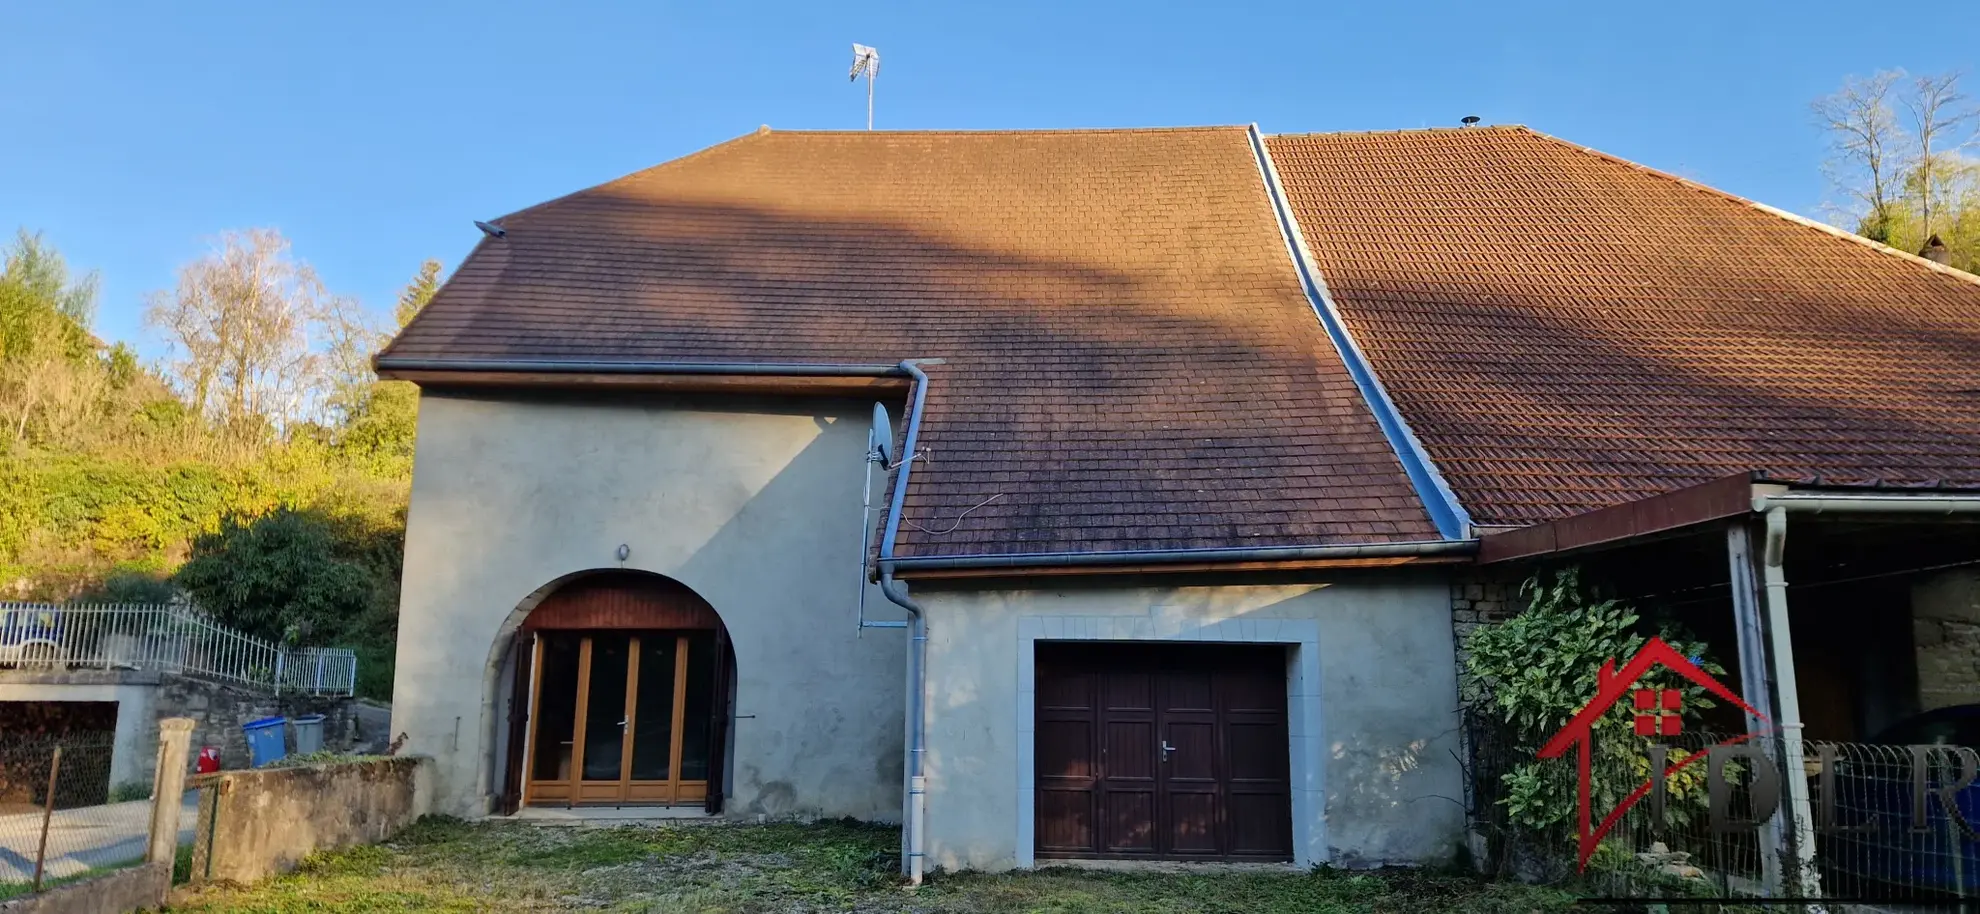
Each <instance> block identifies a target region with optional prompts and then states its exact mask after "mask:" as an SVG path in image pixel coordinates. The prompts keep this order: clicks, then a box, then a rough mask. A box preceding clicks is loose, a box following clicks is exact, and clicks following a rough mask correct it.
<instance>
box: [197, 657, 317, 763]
mask: <svg viewBox="0 0 1980 914" xmlns="http://www.w3.org/2000/svg"><path fill="white" fill-rule="evenodd" d="M353 706H354V701H353V699H349V698H328V697H323V696H311V695H275V694H273V693H270V692H266V691H259V690H254V689H247V688H242V687H239V686H232V685H226V684H223V683H218V682H210V681H207V680H203V679H193V678H190V677H185V676H166V677H164V681H163V682H161V683H160V685H159V687H158V699H157V715H158V717H159V718H161V719H162V718H167V717H190V718H192V719H193V720H195V721H197V722H198V723H197V726H195V728H194V729H193V739H192V746H193V756H194V757H195V758H197V757H198V755H199V749H200V747H201V746H218V747H220V763H221V766H222V767H225V768H230V769H231V768H246V767H248V749H247V735H246V734H245V733H243V732H242V731H241V725H242V724H245V723H248V722H250V721H254V720H259V719H261V718H264V717H276V716H281V717H287V718H289V719H290V720H294V719H296V718H297V717H300V716H302V715H305V714H321V715H323V716H324V718H325V720H324V721H323V747H324V748H325V749H337V750H344V749H348V748H349V747H350V746H351V735H352V733H351V731H352V723H353V717H354V713H355V712H354V707H353ZM286 729H288V730H289V731H290V733H289V735H288V741H289V742H288V745H289V750H290V751H291V752H293V751H295V737H294V734H293V730H294V728H293V727H291V728H286Z"/></svg>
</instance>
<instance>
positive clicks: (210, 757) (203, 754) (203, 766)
mask: <svg viewBox="0 0 1980 914" xmlns="http://www.w3.org/2000/svg"><path fill="white" fill-rule="evenodd" d="M194 770H196V771H198V772H199V773H200V774H212V773H213V772H215V771H219V770H220V747H219V746H201V747H199V762H198V764H197V765H196V766H195V767H194Z"/></svg>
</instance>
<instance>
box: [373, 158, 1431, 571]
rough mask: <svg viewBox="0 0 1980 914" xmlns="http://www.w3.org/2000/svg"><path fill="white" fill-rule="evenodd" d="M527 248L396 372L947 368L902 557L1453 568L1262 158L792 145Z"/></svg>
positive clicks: (553, 214) (596, 207)
mask: <svg viewBox="0 0 1980 914" xmlns="http://www.w3.org/2000/svg"><path fill="white" fill-rule="evenodd" d="M499 223H500V224H501V225H502V226H503V228H505V229H506V230H507V236H506V237H505V238H503V239H501V240H488V241H485V242H484V243H483V244H482V245H481V246H480V247H478V248H477V249H476V251H475V253H474V254H473V255H472V256H470V257H469V258H468V260H467V262H466V263H464V264H462V265H461V267H460V269H459V270H458V271H457V272H456V273H455V275H454V276H453V277H452V278H451V279H450V280H449V281H448V283H447V284H446V286H445V287H444V288H443V289H442V290H441V291H440V293H439V294H438V295H437V296H436V297H435V298H434V300H433V302H432V303H431V304H430V305H428V306H427V308H426V309H425V311H424V312H422V314H421V315H420V317H419V318H418V319H417V320H415V321H414V322H413V323H412V325H411V326H410V327H408V328H407V329H406V330H405V331H404V332H403V333H402V334H401V335H400V337H399V338H398V339H397V340H396V341H395V342H394V343H393V344H392V345H391V347H390V348H389V349H388V350H387V351H386V353H385V354H384V357H385V358H387V359H391V358H403V359H415V358H417V359H545V358H582V359H594V360H629V361H631V360H685V361H709V362H846V363H868V364H870V363H891V362H894V361H898V360H900V359H902V358H943V359H946V360H947V362H946V364H942V365H938V366H934V367H930V368H929V369H928V373H929V375H930V377H931V379H932V381H931V383H930V385H929V391H928V412H927V415H926V416H925V418H924V421H923V426H922V437H921V445H922V446H923V447H924V448H925V449H927V450H928V451H929V459H927V460H926V461H925V462H917V463H916V464H915V469H914V471H913V473H912V476H911V482H910V485H909V491H908V492H907V496H906V510H905V516H904V522H903V524H902V527H901V548H900V554H902V555H957V554H985V553H999V554H1003V553H1020V552H1085V551H1104V550H1128V549H1155V548H1163V549H1167V548H1196V547H1230V546H1290V545H1322V544H1334V543H1353V542H1385V541H1400V540H1427V539H1436V538H1437V534H1436V531H1435V530H1434V528H1433V527H1432V526H1431V523H1430V521H1429V519H1428V517H1427V516H1426V514H1425V512H1424V509H1423V507H1422V505H1421V503H1420V502H1419V501H1418V500H1417V498H1416V496H1415V493H1414V491H1413V490H1412V488H1411V487H1410V485H1409V482H1408V481H1407V479H1406V478H1405V476H1404V474H1403V471H1402V469H1401V467H1400V466H1399V465H1398V463H1397V460H1396V457H1395V455H1394V453H1393V452H1392V451H1391V450H1390V448H1389V446H1388V444H1387V443H1386V441H1385V440H1384V438H1383V436H1382V434H1381V432H1380V430H1379V429H1378V427H1377V426H1376V425H1375V423H1374V421H1373V420H1372V418H1371V416H1370V415H1369V413H1368V410H1367V408H1366V406H1365V405H1364V404H1363V403H1362V401H1361V398H1360V396H1359V394H1358V393H1357V391H1356V389H1355V387H1354V386H1353V384H1352V382H1351V380H1350V379H1349V378H1348V376H1347V374H1346V372H1345V369H1344V368H1343V366H1342V365H1341V363H1340V361H1339V359H1338V357H1337V356H1336V355H1335V353H1334V351H1333V349H1332V347H1331V346H1330V344H1329V342H1328V340H1327V338H1326V336H1325V335H1324V334H1323V333H1322V331H1321V328H1320V327H1319V325H1318V323H1317V322H1316V321H1315V319H1314V315H1313V312H1312V310H1311V309H1310V308H1309V307H1308V305H1307V303H1306V302H1305V300H1304V298H1303V296H1302V295H1301V292H1300V287H1299V285H1298V282H1297V279H1296V277H1295V275H1294V273H1293V268H1292V264H1291V261H1290V258H1289V257H1288V256H1287V253H1286V247H1285V243H1284V241H1283V239H1282V238H1281V236H1280V235H1279V233H1278V230H1277V227H1276V223H1275V220H1274V218H1273V216H1272V213H1271V209H1270V205H1269V202H1268V199H1267V197H1266V193H1265V189H1264V184H1263V182H1262V181H1261V179H1260V175H1259V172H1258V168H1257V165H1256V160H1255V157H1254V155H1253V154H1252V152H1251V149H1250V145H1249V142H1248V138H1247V135H1246V132H1245V131H1244V130H1243V129H1242V128H1206V129H1187V130H1141V131H1074V132H1022V133H949V132H928V133H923V132H910V133H891V132H882V133H786V132H764V133H759V134H756V135H752V136H746V137H743V138H740V139H737V140H734V141H731V142H729V143H726V144H723V145H720V146H716V147H712V148H710V149H707V150H704V151H702V152H700V153H696V154H694V155H691V156H688V157H686V158H683V159H679V160H676V161H673V162H670V163H667V164H664V165H661V166H658V167H655V168H652V169H648V170H646V171H642V172H639V173H636V174H633V175H630V176H628V177H625V178H621V179H619V180H616V181H612V182H609V183H606V184H603V185H600V186H598V187H594V188H591V189H589V190H584V191H580V192H578V193H576V194H573V195H571V196H568V197H563V198H560V199H558V200H553V201H551V202H549V203H545V204H542V205H540V206H536V207H532V208H530V209H526V210H523V211H521V212H518V213H515V214H513V215H511V216H508V217H506V218H504V219H501V220H499ZM848 459H857V455H849V457H848ZM993 496H1002V497H1000V498H996V499H995V500H991V499H992V497H993ZM986 501H988V503H987V504H985V502H986ZM972 508H973V510H970V513H969V514H968V516H967V517H961V518H960V520H959V521H958V518H959V516H960V515H961V514H962V512H964V511H965V510H966V509H972ZM952 526H953V530H950V529H949V528H951V527H952ZM930 530H933V531H947V532H943V533H940V534H936V533H930V532H926V531H930Z"/></svg>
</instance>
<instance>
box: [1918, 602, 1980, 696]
mask: <svg viewBox="0 0 1980 914" xmlns="http://www.w3.org/2000/svg"><path fill="white" fill-rule="evenodd" d="M1911 620H1912V622H1911V632H1912V634H1911V637H1912V648H1913V650H1914V651H1916V656H1917V659H1918V706H1919V709H1920V710H1925V711H1929V710H1931V709H1933V708H1943V707H1945V706H1947V705H1960V704H1971V703H1974V702H1980V571H1975V570H1973V569H1970V568H1965V569H1958V570H1955V571H1947V572H1942V573H1940V574H1936V575H1933V576H1931V577H1927V578H1924V579H1922V580H1920V581H1918V582H1917V583H1915V584H1913V585H1912V588H1911Z"/></svg>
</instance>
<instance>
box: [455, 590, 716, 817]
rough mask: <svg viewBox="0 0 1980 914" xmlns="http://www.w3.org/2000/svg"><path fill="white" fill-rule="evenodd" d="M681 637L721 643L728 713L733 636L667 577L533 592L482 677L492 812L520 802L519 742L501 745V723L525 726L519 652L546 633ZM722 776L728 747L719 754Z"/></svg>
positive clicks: (484, 781) (506, 625) (507, 621)
mask: <svg viewBox="0 0 1980 914" xmlns="http://www.w3.org/2000/svg"><path fill="white" fill-rule="evenodd" d="M614 629H626V630H683V631H710V632H714V633H715V635H716V644H717V645H718V650H719V652H720V654H721V662H720V669H721V670H722V673H721V675H722V676H723V677H724V680H725V681H724V682H723V683H722V687H721V689H720V690H719V691H718V694H717V695H716V700H717V701H718V702H719V703H720V707H721V708H723V711H722V712H721V713H722V714H724V715H726V714H728V713H731V711H730V710H729V709H728V707H727V705H728V701H729V699H730V695H729V692H728V690H729V689H730V688H732V684H733V675H734V674H733V664H734V653H733V650H732V649H731V648H730V646H729V644H728V629H727V626H726V624H725V623H724V622H723V620H722V618H721V614H720V613H719V612H717V611H716V609H715V607H714V606H713V605H712V604H710V603H709V602H708V600H707V599H705V598H703V597H702V596H701V595H700V594H699V593H697V592H696V591H695V590H694V589H693V588H691V587H689V586H687V585H686V584H684V583H682V582H680V581H678V580H675V579H674V578H671V577H668V576H666V575H662V574H658V573H655V572H651V571H645V570H642V569H633V568H622V567H621V568H591V569H584V570H581V571H576V572H572V573H570V574H566V575H562V576H560V577H558V578H556V579H554V580H552V581H550V582H549V583H547V584H545V585H543V586H542V587H539V588H537V589H536V590H534V591H532V592H530V594H529V595H528V596H526V597H524V598H523V599H522V600H520V601H518V602H517V603H516V606H515V608H514V609H512V610H511V611H510V612H509V614H508V616H507V617H505V618H504V619H503V621H502V623H501V625H500V627H499V628H498V630H497V632H496V635H495V638H494V639H493V641H492V643H491V644H490V647H489V655H488V661H487V665H486V667H485V669H484V676H483V683H482V695H483V697H484V698H483V708H482V712H483V713H482V724H483V726H482V730H483V733H482V737H483V738H482V751H481V752H480V753H478V754H479V757H480V761H479V768H480V772H479V781H480V786H481V793H482V796H483V797H484V801H485V803H486V805H487V806H488V809H489V811H490V812H513V811H514V805H513V804H514V802H515V800H516V799H517V798H516V797H515V796H514V795H513V794H512V793H511V789H512V785H513V784H514V782H515V781H516V778H517V775H518V772H517V770H516V768H515V766H516V765H517V764H518V763H517V762H516V760H515V759H514V758H513V750H512V748H511V747H512V745H514V744H515V743H516V742H517V741H518V739H519V738H517V737H515V736H513V733H514V731H513V729H512V730H511V737H510V738H507V739H503V738H500V734H499V732H498V731H499V730H501V729H502V723H503V718H504V717H507V718H508V720H509V725H510V727H511V728H513V727H516V726H522V725H523V722H522V716H523V715H522V714H520V713H518V712H517V708H519V707H522V706H525V705H526V699H522V698H520V697H518V696H514V695H511V693H512V692H514V691H515V690H516V689H517V688H518V685H519V683H520V682H521V681H522V679H521V678H520V677H517V676H516V675H515V673H516V665H517V664H522V665H525V667H526V665H527V664H528V663H529V662H530V660H531V658H527V657H523V656H520V655H519V654H518V651H517V649H518V646H519V645H521V644H523V643H525V642H526V640H527V639H529V638H531V637H533V636H535V635H537V634H538V633H544V632H556V631H573V630H582V631H601V630H614ZM505 698H507V699H510V700H511V704H510V713H508V714H506V715H505V714H503V710H502V708H503V701H504V699H505ZM714 749H715V751H716V753H717V759H716V760H715V762H714V764H713V768H714V769H715V770H719V768H720V765H721V763H722V761H723V760H722V759H721V758H720V753H721V751H722V749H723V747H722V746H721V745H719V744H717V745H716V746H715V747H714ZM709 796H710V798H711V802H710V804H709V808H710V811H717V810H718V809H719V804H720V797H721V787H720V786H719V783H718V782H716V781H711V783H710V793H709Z"/></svg>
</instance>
